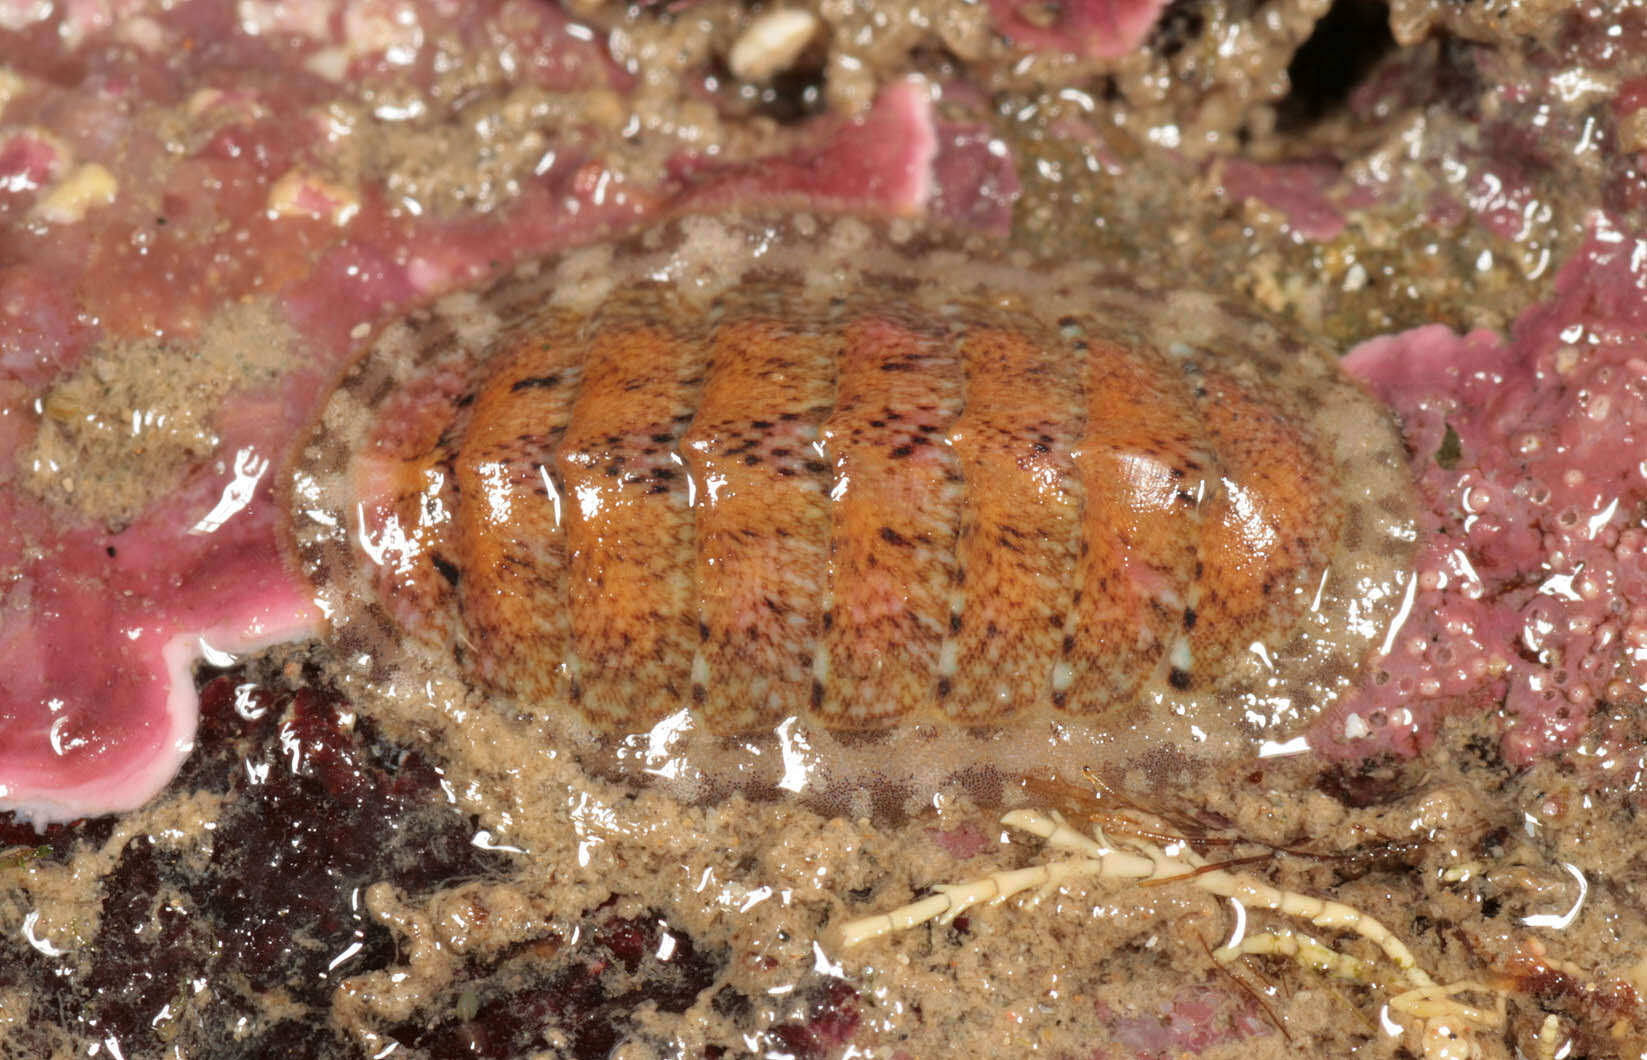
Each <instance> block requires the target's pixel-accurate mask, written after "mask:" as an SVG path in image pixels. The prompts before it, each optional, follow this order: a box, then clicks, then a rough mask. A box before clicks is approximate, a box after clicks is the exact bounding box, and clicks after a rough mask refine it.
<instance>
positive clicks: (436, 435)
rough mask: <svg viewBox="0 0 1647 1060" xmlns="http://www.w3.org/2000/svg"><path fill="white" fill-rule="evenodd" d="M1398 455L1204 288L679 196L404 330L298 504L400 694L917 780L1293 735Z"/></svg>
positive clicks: (1386, 550)
mask: <svg viewBox="0 0 1647 1060" xmlns="http://www.w3.org/2000/svg"><path fill="white" fill-rule="evenodd" d="M1404 467H1405V460H1404V457H1403V454H1402V450H1401V443H1400V440H1399V437H1398V435H1397V433H1396V431H1395V430H1394V428H1393V426H1392V424H1391V422H1390V419H1389V417H1388V415H1387V413H1386V412H1385V411H1384V410H1383V409H1382V408H1380V407H1379V406H1378V405H1377V404H1376V403H1375V402H1374V401H1373V400H1372V399H1371V398H1370V397H1368V396H1367V395H1366V394H1365V393H1364V392H1363V391H1362V389H1361V388H1360V387H1359V386H1358V385H1357V384H1355V383H1353V382H1352V381H1350V380H1349V379H1347V378H1346V377H1344V376H1343V375H1341V374H1340V372H1339V371H1338V369H1337V367H1336V365H1335V364H1334V362H1333V359H1332V357H1331V356H1330V355H1328V354H1327V353H1325V352H1323V351H1321V350H1320V349H1318V348H1315V347H1313V346H1311V345H1310V344H1308V343H1306V342H1304V341H1302V340H1301V339H1299V338H1298V337H1296V336H1293V335H1291V334H1288V333H1287V332H1286V331H1284V330H1282V329H1280V328H1278V327H1276V326H1274V325H1273V324H1271V323H1269V322H1266V321H1265V320H1263V319H1261V318H1259V317H1257V316H1255V315H1253V314H1252V313H1250V312H1246V311H1243V310H1241V309H1239V308H1236V307H1234V306H1233V305H1231V304H1228V303H1227V302H1226V301H1224V300H1221V299H1219V298H1216V297H1214V296H1210V295H1207V294H1202V293H1196V292H1192V291H1186V290H1179V289H1156V288H1152V287H1151V286H1150V285H1147V284H1144V283H1141V282H1139V281H1137V280H1136V279H1133V278H1129V277H1126V276H1123V275H1115V274H1111V273H1107V272H1106V271H1105V269H1104V268H1103V267H1102V266H1101V265H1100V264H1094V263H1056V262H1047V261H1041V260H1037V259H1035V258H1033V257H1032V256H1029V255H1024V254H1017V253H1011V252H1007V251H1004V250H1001V249H999V248H996V247H993V246H991V245H989V243H988V241H986V240H984V239H982V238H981V237H966V236H958V235H950V234H941V233H933V232H930V231H925V230H922V229H921V228H919V227H917V226H913V225H908V224H905V223H900V222H896V221H877V220H864V219H858V218H851V217H846V218H825V217H817V216H811V215H800V216H791V217H753V218H727V217H719V218H717V217H706V216H688V217H683V218H678V219H675V220H672V221H669V222H667V223H664V224H661V225H658V226H655V227H652V228H649V229H647V230H644V231H641V232H637V233H634V234H632V235H629V236H627V237H624V238H622V239H619V240H616V241H614V242H611V243H607V244H603V245H600V246H595V247H590V248H584V249H580V250H576V251H573V252H570V253H566V254H563V255H560V256H558V257H552V258H549V259H546V260H540V261H532V262H528V263H527V264H525V265H523V266H520V267H518V268H516V269H514V270H513V271H511V272H510V273H509V274H508V275H506V276H504V277H502V278H501V279H498V280H497V281H495V282H493V283H492V285H491V286H489V287H487V288H484V289H482V290H479V291H478V292H468V293H463V294H459V295H454V296H450V297H448V298H446V299H444V300H442V301H440V302H438V303H436V304H434V305H433V306H430V307H427V308H425V309H423V310H420V311H418V312H416V313H413V314H411V315H409V316H407V317H405V318H404V319H401V320H399V321H397V322H395V323H393V324H392V325H390V326H388V327H387V328H385V329H384V330H382V331H381V333H380V334H379V335H378V336H377V338H376V339H375V341H374V342H373V343H372V344H371V345H370V348H369V349H368V351H367V352H366V353H365V354H364V356H363V357H362V358H361V359H360V360H359V361H358V362H357V363H356V364H355V365H354V367H353V368H352V369H351V370H350V371H349V372H348V374H347V375H346V377H345V378H344V379H343V381H342V383H341V385H340V387H339V388H338V390H337V392H336V394H335V395H334V397H333V398H332V400H331V402H330V404H329V406H328V407H327V408H326V410H325V412H324V414H323V416H322V419H321V421H320V424H319V426H318V427H317V428H316V431H315V433H314V435H313V437H312V439H310V442H309V444H308V445H307V447H306V449H305V450H304V451H303V453H302V455H301V457H300V459H299V462H298V466H297V468H296V470H295V473H294V477H293V482H294V489H293V498H292V502H293V508H294V529H295V532H296V538H297V541H298V549H299V555H300V561H301V563H302V565H303V567H304V569H305V571H306V573H307V574H308V575H309V577H310V578H311V579H312V580H313V581H314V583H315V585H316V586H317V589H318V592H319V594H320V601H321V604H322V606H323V609H324V610H325V611H326V613H327V614H328V615H330V616H331V619H332V622H333V627H334V634H335V637H336V639H337V640H338V642H339V643H340V644H342V645H344V649H345V650H344V651H343V652H341V654H342V655H345V656H347V657H349V658H355V659H359V660H362V661H364V662H366V663H367V665H368V666H369V668H370V670H371V675H372V680H373V681H375V682H376V683H377V684H378V685H380V686H381V685H394V684H396V683H397V682H398V683H399V685H400V686H401V687H402V688H404V689H415V690H422V691H421V692H419V693H418V694H429V693H428V689H431V688H435V687H440V688H445V689H453V688H456V689H461V690H462V691H461V693H458V694H462V695H467V696H471V697H474V698H476V699H478V700H480V701H484V702H490V703H493V704H502V705H504V706H505V708H506V709H507V710H509V711H512V712H515V713H516V714H518V715H519V716H521V717H523V718H524V717H532V718H537V719H539V720H543V719H548V720H549V721H550V722H551V723H552V724H551V726H550V727H551V728H552V729H553V730H554V731H555V732H556V733H558V734H561V736H562V737H564V738H566V739H568V740H571V739H574V738H582V739H586V740H589V741H592V742H594V743H600V742H602V741H605V742H606V743H608V744H610V743H611V742H612V741H614V740H621V739H622V738H624V737H626V736H630V735H632V734H637V733H646V732H648V731H649V730H652V729H653V728H654V727H655V726H658V725H660V724H667V725H668V726H670V727H671V731H672V732H676V733H678V732H679V731H681V730H683V729H690V730H694V731H696V732H698V733H699V734H700V737H701V739H702V741H704V746H705V747H708V746H709V745H710V744H711V743H713V742H714V741H715V740H717V739H718V740H719V741H720V742H721V744H722V745H726V744H727V743H728V742H729V741H731V742H733V743H736V742H737V739H736V738H741V737H743V736H745V735H747V734H751V733H771V732H772V731H773V730H775V729H785V727H788V730H787V731H789V732H791V733H793V732H804V733H807V734H808V739H809V740H810V743H809V744H808V746H810V747H813V748H817V747H819V746H824V745H827V746H829V747H833V748H836V751H834V752H830V754H837V753H838V754H839V755H840V756H843V757H842V760H843V761H844V760H845V758H847V757H850V756H851V755H853V754H856V755H857V765H855V766H851V767H846V771H847V772H851V771H852V770H855V769H868V770H871V771H879V772H881V773H883V774H884V773H888V772H890V773H892V774H900V775H901V774H905V773H909V772H911V771H914V770H915V769H916V768H917V767H916V766H915V765H913V764H912V763H914V762H916V761H917V760H919V761H922V762H925V763H927V764H928V766H934V767H935V768H937V769H938V770H939V771H940V772H941V771H942V770H943V769H964V768H968V767H969V766H972V765H976V764H978V763H979V762H982V763H984V764H987V765H989V766H992V767H996V768H1003V769H1004V768H1014V767H1016V766H1021V765H1024V764H1036V763H1044V762H1047V761H1049V760H1050V759H1049V758H1048V757H1047V756H1048V755H1049V754H1051V755H1052V756H1053V757H1056V755H1057V753H1058V749H1059V748H1066V749H1068V750H1069V754H1070V756H1071V759H1072V760H1090V758H1089V756H1090V753H1091V752H1092V751H1093V749H1094V748H1097V747H1100V746H1102V745H1107V744H1119V745H1121V746H1122V747H1133V748H1139V747H1143V746H1146V745H1149V746H1153V745H1157V744H1159V743H1161V742H1163V741H1164V742H1167V743H1170V744H1172V745H1174V746H1179V747H1183V748H1186V749H1193V748H1194V747H1196V746H1201V747H1204V748H1206V749H1208V750H1209V751H1228V750H1232V749H1237V750H1240V749H1244V750H1251V749H1253V748H1255V747H1257V746H1260V744H1261V742H1262V741H1275V740H1279V739H1283V738H1289V737H1292V736H1295V735H1296V734H1298V733H1299V732H1301V731H1302V730H1303V728H1304V727H1305V726H1306V725H1307V723H1308V721H1309V720H1310V719H1311V718H1312V717H1314V716H1315V715H1316V714H1317V713H1318V712H1319V711H1320V710H1321V709H1323V708H1324V707H1325V706H1326V705H1328V704H1329V703H1330V702H1331V701H1332V700H1333V699H1334V698H1335V697H1337V696H1340V695H1342V694H1343V693H1344V692H1345V691H1346V690H1347V689H1348V688H1349V687H1350V686H1351V685H1352V684H1353V683H1354V682H1355V681H1357V680H1358V679H1359V675H1360V671H1361V668H1362V665H1363V664H1364V662H1365V661H1366V659H1367V657H1368V656H1369V654H1370V653H1371V652H1373V651H1374V650H1375V649H1376V648H1377V647H1378V645H1379V643H1380V641H1381V640H1383V639H1384V638H1385V637H1386V635H1387V633H1388V626H1389V623H1390V619H1391V616H1392V614H1393V613H1394V611H1395V610H1396V605H1397V603H1398V602H1399V598H1400V596H1401V593H1402V591H1403V587H1404V584H1405V582H1404V573H1403V571H1404V567H1405V564H1406V561H1407V558H1408V554H1409V552H1410V548H1411V543H1412V538H1413V516H1412V506H1411V501H1410V497H1409V492H1410V491H1409V483H1408V482H1407V481H1406V478H1405V476H1404V472H1403V468H1404ZM443 694H447V695H451V694H453V693H450V692H448V693H443ZM797 726H798V728H796V727H797ZM911 734H913V735H911ZM1072 734H1075V735H1072ZM899 740H902V741H904V744H900V745H899V748H900V749H899V750H895V751H894V750H889V741H892V742H896V741H899ZM911 740H913V741H914V744H912V745H910V744H909V741H911ZM820 741H821V742H820ZM904 745H910V746H916V745H918V747H919V748H920V750H919V752H918V753H917V752H913V751H912V752H911V753H910V754H909V755H907V756H905V755H904V754H903V750H902V748H903V747H904ZM739 746H746V745H744V744H739ZM866 746H867V747H868V748H869V749H868V750H865V747H866ZM854 749H855V750H854ZM705 753H707V752H705ZM825 757H829V755H825ZM714 768H715V767H710V769H711V772H713V769H714Z"/></svg>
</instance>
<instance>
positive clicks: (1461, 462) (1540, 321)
mask: <svg viewBox="0 0 1647 1060" xmlns="http://www.w3.org/2000/svg"><path fill="white" fill-rule="evenodd" d="M1644 294H1647V239H1643V238H1642V237H1640V236H1635V235H1631V234H1628V233H1626V232H1624V231H1621V230H1620V229H1619V228H1617V227H1615V226H1614V224H1613V223H1612V222H1611V221H1610V220H1609V219H1608V218H1607V217H1604V216H1600V215H1598V216H1597V217H1596V218H1595V219H1594V220H1593V222H1592V230H1591V234H1590V237H1589V239H1588V241H1587V242H1586V244H1585V245H1584V247H1583V248H1582V250H1581V251H1580V252H1579V253H1578V254H1577V255H1576V256H1575V257H1574V259H1573V260H1572V261H1570V262H1569V263H1568V264H1567V266H1566V267H1565V268H1564V269H1563V270H1562V272H1561V273H1560V275H1559V276H1558V277H1557V280H1556V284H1555V293H1554V296H1553V297H1552V298H1551V299H1549V300H1548V301H1546V302H1543V303H1541V304H1539V305H1536V306H1534V307H1532V308H1530V309H1528V310H1527V311H1526V312H1524V313H1523V314H1522V315H1521V316H1520V317H1519V319H1517V321H1516V323H1515V325H1514V327H1513V328H1512V330H1511V333H1510V336H1509V338H1508V339H1507V340H1504V339H1500V338H1499V337H1498V336H1496V335H1493V334H1492V333H1490V332H1485V331H1477V332H1472V333H1471V334H1468V335H1465V336H1462V337H1460V336H1458V335H1455V334H1454V333H1453V332H1451V331H1449V330H1448V329H1446V328H1445V327H1441V326H1439V325H1435V326H1429V327H1422V328H1417V329H1415V330H1412V331H1408V332H1404V333H1402V334H1398V335H1391V336H1387V337H1383V338H1378V339H1374V340H1372V341H1370V342H1366V343H1363V344H1362V345H1360V346H1358V347H1357V348H1356V349H1354V350H1353V351H1351V353H1350V354H1349V355H1348V356H1347V357H1346V358H1345V366H1346V367H1347V368H1348V369H1349V371H1350V372H1351V373H1352V374H1353V375H1356V376H1358V377H1360V378H1361V379H1363V380H1364V381H1366V382H1367V383H1368V385H1369V386H1371V387H1372V388H1373V390H1374V392H1375V393H1377V394H1378V395H1379V396H1380V397H1382V398H1383V399H1384V400H1385V401H1387V402H1389V404H1390V405H1391V406H1392V407H1393V408H1394V409H1395V410H1396V412H1397V413H1398V414H1399V415H1400V417H1401V418H1402V420H1403V428H1404V434H1405V436H1406V439H1407V443H1408V446H1409V448H1410V451H1411V462H1412V468H1413V472H1414V475H1415V478H1416V480H1417V481H1418V483H1419V487H1420V490H1421V492H1422V494H1423V497H1424V499H1425V512H1424V515H1423V516H1422V523H1421V538H1420V545H1419V551H1418V554H1417V556H1416V557H1415V561H1414V562H1415V565H1416V573H1417V578H1416V581H1415V583H1414V585H1415V589H1414V591H1413V593H1412V594H1411V596H1410V599H1409V603H1408V604H1407V606H1406V608H1405V610H1406V615H1407V617H1406V620H1405V622H1404V624H1402V625H1401V626H1400V627H1399V628H1398V629H1397V630H1396V631H1395V632H1392V634H1391V635H1390V637H1389V639H1388V641H1387V642H1386V652H1385V655H1384V657H1383V658H1382V659H1381V660H1380V661H1379V662H1378V663H1376V664H1375V666H1374V669H1373V673H1374V680H1373V682H1372V683H1371V684H1370V685H1368V686H1367V687H1366V688H1364V689H1363V691H1362V692H1361V693H1360V694H1359V695H1358V696H1356V697H1352V699H1351V700H1350V701H1349V702H1346V703H1344V704H1341V705H1340V706H1339V707H1338V708H1337V709H1336V710H1334V711H1333V712H1331V713H1330V714H1329V715H1328V716H1326V717H1324V718H1323V719H1322V721H1321V722H1320V726H1319V728H1318V729H1317V730H1316V731H1317V734H1318V736H1319V737H1320V739H1321V746H1322V747H1323V748H1324V749H1325V750H1327V751H1329V753H1334V754H1350V755H1354V756H1361V755H1364V754H1368V753H1372V752H1375V751H1383V750H1393V751H1397V752H1402V753H1411V752H1413V751H1416V750H1418V749H1420V748H1421V747H1422V746H1423V745H1425V744H1426V743H1427V742H1428V740H1429V739H1430V738H1431V737H1432V736H1433V735H1434V726H1433V724H1432V722H1433V720H1434V718H1435V716H1436V714H1437V712H1438V711H1439V710H1440V709H1441V708H1442V707H1443V706H1444V705H1448V704H1453V705H1456V704H1458V703H1460V702H1461V701H1464V702H1474V703H1476V704H1478V705H1483V706H1484V707H1485V708H1487V709H1500V710H1501V711H1502V716H1503V724H1504V737H1503V746H1502V751H1503V753H1504V755H1505V758H1506V759H1507V760H1508V761H1509V762H1511V763H1512V764H1521V763H1525V762H1527V761H1528V760H1529V759H1531V758H1533V757H1535V756H1538V755H1540V754H1543V753H1547V752H1549V751H1552V750H1555V749H1559V748H1562V747H1566V746H1569V745H1570V744H1571V743H1572V742H1573V740H1575V739H1576V738H1577V736H1578V734H1579V733H1580V732H1581V731H1582V729H1583V727H1584V725H1585V723H1586V722H1587V721H1588V720H1589V718H1590V716H1591V714H1592V712H1593V710H1594V709H1595V707H1596V705H1597V703H1598V702H1603V701H1605V702H1615V703H1616V702H1621V701H1625V702H1627V701H1637V700H1639V699H1640V697H1641V695H1642V691H1643V689H1644V688H1647V529H1644V526H1643V517H1644V514H1647V340H1644V338H1643V336H1644V335H1647V297H1644Z"/></svg>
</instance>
